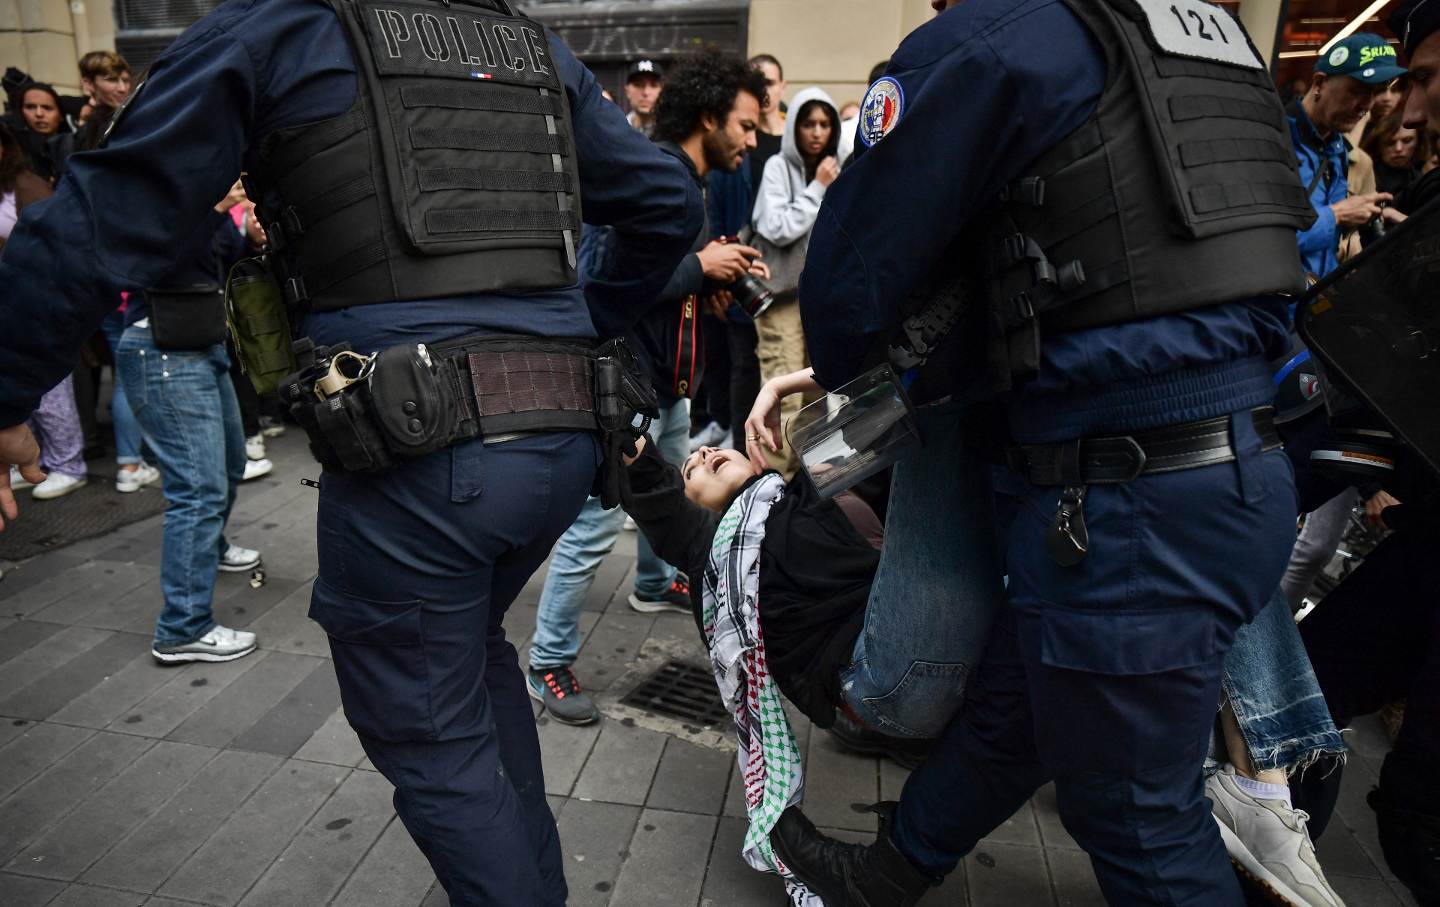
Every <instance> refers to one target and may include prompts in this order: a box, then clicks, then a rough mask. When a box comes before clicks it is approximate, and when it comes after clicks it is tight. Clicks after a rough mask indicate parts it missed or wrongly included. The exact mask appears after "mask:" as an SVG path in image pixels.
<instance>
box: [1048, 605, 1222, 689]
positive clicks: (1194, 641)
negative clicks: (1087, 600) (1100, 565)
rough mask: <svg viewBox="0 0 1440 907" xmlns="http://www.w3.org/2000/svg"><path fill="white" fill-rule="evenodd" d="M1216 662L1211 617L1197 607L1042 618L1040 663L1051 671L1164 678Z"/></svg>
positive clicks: (1058, 614) (1070, 613)
mask: <svg viewBox="0 0 1440 907" xmlns="http://www.w3.org/2000/svg"><path fill="white" fill-rule="evenodd" d="M1214 658H1215V618H1214V616H1213V615H1211V614H1209V613H1207V612H1205V611H1202V610H1200V609H1198V608H1197V609H1194V610H1168V611H1051V612H1049V613H1047V614H1046V615H1045V616H1044V617H1043V618H1042V619H1041V625H1040V661H1041V663H1042V664H1046V665H1049V666H1050V667H1052V668H1066V669H1068V670H1071V671H1085V672H1087V673H1092V674H1110V675H1115V676H1126V675H1134V674H1163V673H1165V672H1166V671H1175V670H1179V669H1181V668H1191V667H1195V666H1196V665H1202V664H1208V663H1209V662H1211V661H1213V660H1214Z"/></svg>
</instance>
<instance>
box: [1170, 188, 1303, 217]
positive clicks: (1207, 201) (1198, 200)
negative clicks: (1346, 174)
mask: <svg viewBox="0 0 1440 907" xmlns="http://www.w3.org/2000/svg"><path fill="white" fill-rule="evenodd" d="M1190 204H1192V205H1194V206H1195V211H1196V213H1197V214H1207V213H1209V212H1211V211H1220V210H1223V209H1225V208H1243V207H1247V206H1249V205H1276V206H1279V207H1282V208H1292V209H1297V210H1302V209H1308V208H1309V205H1310V202H1309V200H1308V199H1307V198H1306V197H1305V190H1304V189H1303V188H1301V187H1300V186H1299V185H1298V184H1293V185H1292V184H1291V183H1248V184H1247V183H1214V184H1211V185H1208V186H1196V187H1195V188H1194V189H1191V190H1190Z"/></svg>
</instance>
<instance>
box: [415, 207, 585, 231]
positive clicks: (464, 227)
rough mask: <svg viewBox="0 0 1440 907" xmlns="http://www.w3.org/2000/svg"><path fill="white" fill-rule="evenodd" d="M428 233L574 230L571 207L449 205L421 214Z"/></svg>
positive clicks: (577, 226) (574, 221)
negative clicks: (521, 208) (532, 208)
mask: <svg viewBox="0 0 1440 907" xmlns="http://www.w3.org/2000/svg"><path fill="white" fill-rule="evenodd" d="M425 226H426V228H427V229H428V230H429V231H430V232H431V233H530V232H541V233H546V232H558V231H560V230H578V229H579V228H580V224H579V221H578V220H577V219H576V217H575V214H574V212H571V211H517V210H515V209H498V208H497V209H494V210H486V209H483V208H451V209H448V210H441V211H431V212H430V213H428V214H426V215H425Z"/></svg>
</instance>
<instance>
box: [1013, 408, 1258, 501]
mask: <svg viewBox="0 0 1440 907" xmlns="http://www.w3.org/2000/svg"><path fill="white" fill-rule="evenodd" d="M1250 418H1251V420H1252V421H1253V423H1254V425H1255V433H1256V434H1257V435H1259V436H1260V445H1261V450H1267V451H1268V450H1274V449H1276V448H1278V447H1279V446H1280V435H1279V433H1278V432H1277V431H1276V430H1275V408H1274V407H1272V406H1260V407H1256V408H1255V409H1252V410H1251V411H1250ZM1235 458H1236V452H1235V446H1234V442H1233V439H1232V438H1231V437H1230V417H1229V416H1219V417H1217V418H1214V419H1202V420H1200V421H1198V422H1182V423H1180V424H1178V425H1167V426H1165V427H1164V428H1157V429H1152V430H1150V431H1146V432H1139V433H1136V434H1132V435H1110V436H1105V437H1099V438H1079V439H1077V440H1074V441H1063V442H1060V443H1058V444H1021V445H1016V446H1013V447H1011V448H1010V450H1009V451H1008V452H1007V460H1008V461H1009V464H1010V468H1011V469H1013V470H1015V471H1016V472H1018V473H1019V474H1020V475H1022V476H1024V477H1025V478H1026V479H1028V480H1029V482H1030V484H1032V485H1107V484H1116V483H1119V482H1129V481H1131V480H1132V479H1135V478H1137V477H1139V476H1142V475H1149V474H1151V473H1160V472H1178V471H1180V470H1182V469H1198V468H1200V467H1201V466H1212V465H1214V464H1216V463H1229V462H1232V461H1233V460H1234V459H1235Z"/></svg>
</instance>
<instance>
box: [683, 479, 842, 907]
mask: <svg viewBox="0 0 1440 907" xmlns="http://www.w3.org/2000/svg"><path fill="white" fill-rule="evenodd" d="M784 496H785V483H784V480H783V479H781V477H780V476H779V475H776V474H773V473H772V474H770V475H767V476H764V477H763V478H761V479H760V480H759V481H757V482H754V483H753V484H751V485H750V487H749V488H747V489H745V491H744V492H742V493H741V494H740V496H739V497H738V498H736V499H735V502H734V503H733V504H731V505H730V509H729V510H727V511H726V512H725V515H724V516H723V517H722V518H721V519H720V525H719V527H718V528H717V529H716V531H715V540H714V542H713V543H712V544H711V547H710V558H709V560H708V561H707V563H706V565H705V584H704V587H703V596H702V601H703V612H702V615H701V618H702V622H703V623H704V625H705V642H706V644H707V645H708V647H709V649H710V666H711V668H712V669H713V671H714V673H715V684H716V686H718V687H719V688H720V697H721V699H722V700H723V701H724V702H725V705H726V706H727V707H728V708H729V709H730V711H731V714H732V715H733V716H734V718H735V736H736V739H737V742H738V744H739V753H738V757H739V762H740V771H741V773H742V776H743V777H744V779H745V810H746V813H747V814H748V816H749V819H750V826H749V828H748V829H747V830H746V832H745V841H744V843H743V844H742V845H741V855H742V856H743V857H744V858H745V862H746V863H748V864H750V866H751V867H752V868H754V869H758V870H760V871H761V872H774V873H778V874H779V875H780V876H781V877H782V878H783V879H784V880H785V891H786V894H788V895H789V898H790V903H791V904H792V905H794V907H824V904H823V902H822V901H821V900H820V898H819V897H818V896H816V895H815V894H812V893H811V892H810V890H809V889H808V888H806V887H805V886H804V884H802V883H801V882H799V881H798V880H796V879H795V878H794V877H793V876H792V875H791V874H790V872H789V870H788V869H786V868H785V866H784V865H783V864H782V863H781V862H780V859H779V857H778V856H777V855H776V854H775V852H774V851H773V850H772V849H771V847H770V831H771V829H773V828H774V827H775V823H776V822H778V821H779V819H780V814H781V813H782V812H784V811H785V809H786V807H789V806H791V805H793V804H796V803H799V802H800V799H801V796H802V795H803V793H804V787H805V782H804V775H803V771H802V768H801V758H800V747H799V745H798V744H797V743H796V741H795V732H794V730H793V729H792V728H791V727H790V719H789V717H788V716H786V714H785V709H784V707H783V706H782V705H781V701H780V688H779V686H778V685H777V684H776V683H775V680H774V679H773V678H772V677H771V676H770V671H769V669H768V667H767V665H766V661H765V640H764V638H763V637H762V636H761V633H760V617H759V608H758V600H759V587H760V544H761V542H763V541H764V540H765V520H766V518H767V517H769V515H770V509H771V508H772V507H773V506H775V503H776V502H777V501H779V500H780V499H781V498H783V497H784Z"/></svg>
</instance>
